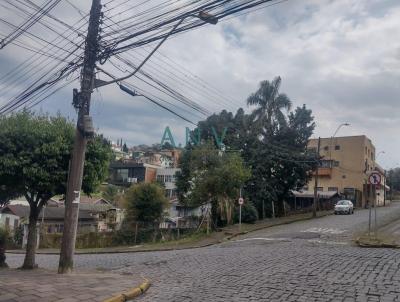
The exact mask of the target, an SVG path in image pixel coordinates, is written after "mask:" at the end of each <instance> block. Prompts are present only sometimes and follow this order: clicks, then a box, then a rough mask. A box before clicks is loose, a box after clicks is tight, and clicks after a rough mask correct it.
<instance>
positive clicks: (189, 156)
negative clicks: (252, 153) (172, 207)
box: [176, 143, 250, 225]
mask: <svg viewBox="0 0 400 302" xmlns="http://www.w3.org/2000/svg"><path fill="white" fill-rule="evenodd" d="M180 168H181V171H180V172H178V173H177V182H176V185H177V191H178V196H179V200H180V202H181V203H183V204H186V205H190V206H200V205H203V204H207V203H211V212H212V217H213V221H214V223H215V225H221V224H230V223H232V218H233V214H234V208H235V204H236V201H237V198H238V197H239V189H240V188H241V186H242V185H243V184H244V182H245V181H246V180H247V179H248V178H249V177H250V171H249V170H248V169H247V168H245V166H244V162H243V160H242V158H241V157H240V156H239V155H238V154H236V153H231V152H222V151H219V150H218V149H216V147H215V146H214V144H213V143H205V144H203V145H200V146H195V147H189V148H187V149H186V150H185V151H184V152H183V155H182V157H181V160H180Z"/></svg>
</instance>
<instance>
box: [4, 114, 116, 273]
mask: <svg viewBox="0 0 400 302" xmlns="http://www.w3.org/2000/svg"><path fill="white" fill-rule="evenodd" d="M73 138H74V126H73V124H72V123H71V122H70V121H68V120H67V119H65V118H63V117H61V116H59V115H58V116H55V117H52V116H48V115H41V114H34V113H32V112H29V111H23V112H19V113H15V114H12V115H10V116H2V117H0V141H1V142H2V144H1V145H0V183H1V184H5V185H3V186H2V193H1V195H2V196H3V197H2V199H3V200H7V199H9V198H10V196H16V195H18V196H24V197H25V198H26V200H27V201H28V203H29V206H30V214H29V226H28V229H29V232H28V242H27V247H26V254H25V259H24V264H23V266H22V268H26V269H32V268H34V267H35V252H36V239H37V238H36V236H37V232H36V225H37V220H38V216H39V213H40V211H41V210H42V208H43V206H44V205H45V204H46V203H47V201H48V200H49V199H50V198H51V197H52V196H54V195H59V194H65V191H66V183H67V176H68V165H69V161H70V157H71V151H72V147H73ZM110 157H111V148H110V145H109V143H108V142H106V141H105V140H104V139H103V138H102V137H96V138H95V139H93V140H91V141H90V142H89V144H88V148H87V156H86V161H85V166H84V178H83V191H84V193H86V194H90V193H92V192H94V191H95V189H97V186H98V184H100V183H101V182H102V181H103V180H104V179H105V178H106V176H107V171H108V170H107V167H108V164H109V160H110Z"/></svg>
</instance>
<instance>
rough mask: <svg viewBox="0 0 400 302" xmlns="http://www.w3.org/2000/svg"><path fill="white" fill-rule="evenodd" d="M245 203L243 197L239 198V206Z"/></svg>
mask: <svg viewBox="0 0 400 302" xmlns="http://www.w3.org/2000/svg"><path fill="white" fill-rule="evenodd" d="M243 202H244V199H243V198H242V197H240V198H239V204H240V205H242V204H243Z"/></svg>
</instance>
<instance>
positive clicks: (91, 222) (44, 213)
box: [0, 205, 97, 233]
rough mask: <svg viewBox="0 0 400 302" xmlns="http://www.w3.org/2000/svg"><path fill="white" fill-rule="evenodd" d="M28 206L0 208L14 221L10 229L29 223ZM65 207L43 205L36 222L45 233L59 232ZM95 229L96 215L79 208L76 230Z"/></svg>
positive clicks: (2, 213)
mask: <svg viewBox="0 0 400 302" xmlns="http://www.w3.org/2000/svg"><path fill="white" fill-rule="evenodd" d="M29 212H30V208H29V206H25V205H7V206H5V207H3V208H2V209H1V210H0V215H1V217H3V215H4V216H5V218H10V221H11V218H12V219H13V221H14V223H13V224H12V227H11V224H9V226H10V227H9V228H10V230H11V231H14V230H15V229H16V228H17V227H18V226H19V225H20V224H22V225H27V224H28V223H29ZM64 215H65V207H44V208H43V209H42V210H41V211H40V214H39V218H38V222H39V223H40V224H41V225H42V226H43V227H44V228H45V230H46V232H47V233H61V232H62V231H63V228H64ZM96 229H97V220H96V217H94V216H93V215H92V213H91V212H90V211H85V210H80V211H79V217H78V232H80V233H86V232H94V231H96Z"/></svg>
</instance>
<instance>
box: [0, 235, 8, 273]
mask: <svg viewBox="0 0 400 302" xmlns="http://www.w3.org/2000/svg"><path fill="white" fill-rule="evenodd" d="M8 236H9V234H8V232H7V230H5V229H3V228H0V269H1V268H5V267H8V265H7V263H6V244H7V241H8Z"/></svg>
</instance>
